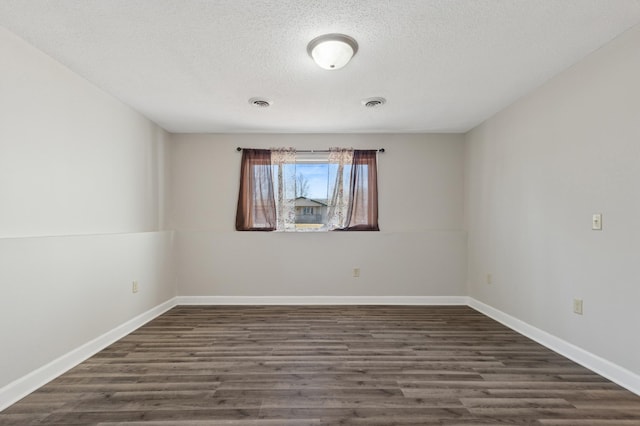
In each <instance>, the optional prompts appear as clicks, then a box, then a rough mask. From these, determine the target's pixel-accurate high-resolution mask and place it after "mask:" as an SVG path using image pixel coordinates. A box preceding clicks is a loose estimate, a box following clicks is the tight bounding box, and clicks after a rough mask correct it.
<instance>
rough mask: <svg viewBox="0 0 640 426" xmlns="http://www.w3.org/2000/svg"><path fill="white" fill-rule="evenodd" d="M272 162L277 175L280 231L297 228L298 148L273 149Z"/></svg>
mask: <svg viewBox="0 0 640 426" xmlns="http://www.w3.org/2000/svg"><path fill="white" fill-rule="evenodd" d="M271 163H272V164H273V170H274V171H273V173H274V175H275V178H274V185H275V187H276V191H275V192H276V207H275V209H276V220H277V226H276V229H277V230H278V231H295V230H296V150H295V149H293V148H274V149H271Z"/></svg>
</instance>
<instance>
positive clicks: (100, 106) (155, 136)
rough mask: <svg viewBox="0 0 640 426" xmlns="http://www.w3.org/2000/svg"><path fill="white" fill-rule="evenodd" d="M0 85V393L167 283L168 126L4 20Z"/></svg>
mask: <svg viewBox="0 0 640 426" xmlns="http://www.w3.org/2000/svg"><path fill="white" fill-rule="evenodd" d="M0 94H1V95H0V203H1V205H0V342H2V350H0V394H1V393H2V392H1V391H2V389H3V387H5V386H7V385H8V384H10V383H11V382H12V381H14V380H16V379H18V378H20V377H22V376H24V375H25V374H27V373H29V372H31V371H33V370H35V369H37V368H39V367H41V366H43V365H44V364H46V363H48V362H50V361H52V360H54V359H56V358H57V357H59V356H61V355H63V354H66V353H67V352H69V351H70V350H72V349H75V348H77V347H79V346H81V345H82V344H84V343H86V342H88V341H90V340H92V339H94V338H96V337H97V336H99V335H101V334H103V333H105V332H107V331H109V330H112V329H113V328H114V327H116V326H118V325H120V324H122V323H123V322H125V321H127V320H129V319H131V318H133V317H135V316H137V315H139V314H141V313H142V312H145V311H147V310H148V309H150V308H152V307H154V306H157V305H158V304H159V303H161V302H163V301H166V300H168V299H170V298H171V297H173V296H174V294H175V288H174V282H173V278H172V275H171V269H170V268H171V261H170V257H169V256H170V251H171V244H172V235H171V233H168V232H162V229H163V226H164V223H163V222H164V217H163V216H164V215H163V211H164V205H165V198H166V197H165V183H164V182H165V179H166V177H165V169H166V166H165V163H166V161H165V154H166V152H167V139H168V135H167V134H166V133H165V132H164V131H163V130H162V129H160V128H158V127H157V126H156V125H154V124H153V123H151V122H150V121H148V120H147V119H145V118H144V117H142V116H140V115H139V114H138V113H136V112H134V111H132V110H131V109H130V108H128V107H125V106H124V105H123V104H121V103H120V102H119V101H117V100H116V99H114V98H112V97H111V96H109V95H107V94H105V93H104V92H103V91H101V90H99V89H98V88H96V87H95V86H92V85H91V84H89V83H88V82H87V81H85V80H84V79H82V78H80V77H79V76H77V75H75V74H73V73H72V72H70V71H69V70H67V69H66V68H64V67H63V66H61V65H60V64H58V63H57V62H55V61H53V60H52V59H51V58H49V57H48V56H46V55H44V54H43V53H41V52H40V51H38V50H36V49H34V48H33V47H31V46H30V45H28V44H27V43H25V42H24V41H22V40H20V39H18V38H17V37H15V36H14V35H13V34H11V33H10V32H8V31H6V30H5V29H3V28H1V27H0ZM132 280H138V281H139V283H140V292H139V293H137V294H135V295H133V294H132V293H131V281H132ZM0 399H1V398H0ZM1 405H2V401H0V406H1Z"/></svg>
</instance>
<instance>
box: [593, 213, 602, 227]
mask: <svg viewBox="0 0 640 426" xmlns="http://www.w3.org/2000/svg"><path fill="white" fill-rule="evenodd" d="M591 229H593V230H594V231H602V213H596V214H594V215H593V216H592V218H591Z"/></svg>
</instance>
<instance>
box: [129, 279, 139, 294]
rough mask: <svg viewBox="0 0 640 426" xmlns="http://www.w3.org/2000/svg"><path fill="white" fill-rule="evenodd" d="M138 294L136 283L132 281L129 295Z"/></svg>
mask: <svg viewBox="0 0 640 426" xmlns="http://www.w3.org/2000/svg"><path fill="white" fill-rule="evenodd" d="M137 292H138V281H134V282H133V283H131V293H137Z"/></svg>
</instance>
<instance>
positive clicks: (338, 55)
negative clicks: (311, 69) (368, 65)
mask: <svg viewBox="0 0 640 426" xmlns="http://www.w3.org/2000/svg"><path fill="white" fill-rule="evenodd" d="M357 51H358V42H356V41H355V40H354V39H353V38H351V37H349V36H348V35H344V34H325V35H321V36H319V37H316V38H314V39H313V40H311V41H310V42H309V45H307V53H309V56H311V58H313V60H314V61H315V62H316V64H318V65H319V66H320V67H321V68H324V69H325V70H337V69H340V68H342V67H344V66H345V65H347V64H348V63H349V61H350V60H351V58H352V57H353V56H354V55H355V54H356V52H357Z"/></svg>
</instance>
